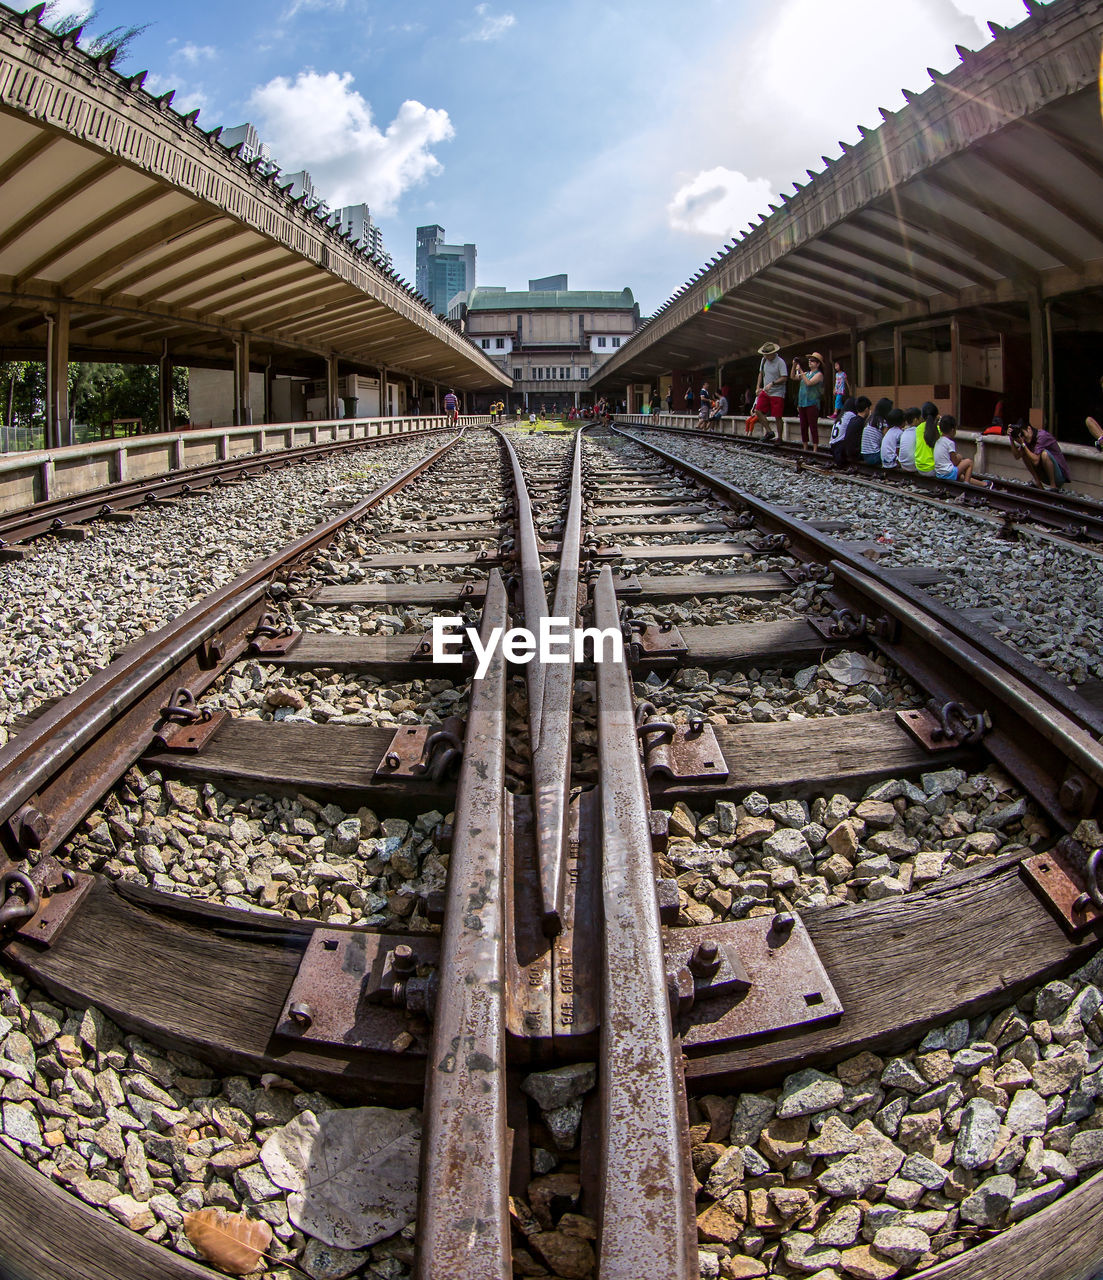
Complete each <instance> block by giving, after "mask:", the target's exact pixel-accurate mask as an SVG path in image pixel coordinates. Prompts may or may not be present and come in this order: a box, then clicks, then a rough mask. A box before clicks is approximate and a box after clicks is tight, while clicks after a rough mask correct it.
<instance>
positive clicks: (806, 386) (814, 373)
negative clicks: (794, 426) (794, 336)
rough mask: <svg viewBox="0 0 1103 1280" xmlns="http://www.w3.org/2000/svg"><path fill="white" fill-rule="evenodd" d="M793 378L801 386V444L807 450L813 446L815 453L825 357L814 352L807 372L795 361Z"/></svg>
mask: <svg viewBox="0 0 1103 1280" xmlns="http://www.w3.org/2000/svg"><path fill="white" fill-rule="evenodd" d="M792 377H793V380H794V381H795V382H797V383H798V384H799V389H798V391H797V416H798V417H799V418H800V442H801V445H802V447H803V448H805V449H807V448H808V446H809V444H811V446H812V452H813V453H815V452H817V450H818V449H819V443H820V425H819V424H820V412H821V405H822V402H823V393H824V380H823V356H821V355H820V353H819V352H818V351H813V352H812V354H811V355H810V356H809V357H808V370H807V372H805V370H804V369H803V368H802V367H801V362H800V361H799V360H794V361H793V373H792Z"/></svg>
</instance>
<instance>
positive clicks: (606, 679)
mask: <svg viewBox="0 0 1103 1280" xmlns="http://www.w3.org/2000/svg"><path fill="white" fill-rule="evenodd" d="M594 624H595V626H597V627H599V628H601V629H604V628H607V627H613V628H618V627H619V625H620V619H619V616H618V611H617V598H616V592H615V590H614V588H613V575H612V572H611V570H610V569H609V568H604V569H602V571H601V574H600V576H599V578H598V580H597V585H596V587H595V590H594ZM597 685H598V751H599V757H600V762H601V847H602V867H601V883H602V899H603V903H604V909H605V924H604V939H605V947H604V961H603V968H602V974H601V978H602V1016H601V1093H602V1121H603V1127H602V1135H601V1216H600V1228H599V1229H600V1242H601V1243H600V1263H599V1274H600V1276H601V1280H638V1278H639V1277H640V1276H663V1277H664V1280H689V1277H691V1276H696V1275H697V1256H696V1219H695V1216H694V1210H693V1200H694V1179H693V1172H692V1169H691V1168H690V1164H689V1132H688V1123H689V1122H688V1118H687V1113H686V1099H685V1079H684V1076H683V1071H682V1056H681V1049H680V1047H679V1045H678V1044H677V1042H676V1040H675V1035H674V1028H673V1023H672V1020H671V1011H670V1000H669V996H668V993H667V978H666V968H665V961H664V954H663V944H662V936H661V932H660V925H659V902H658V896H657V893H656V888H655V867H654V862H653V858H652V852H651V833H650V827H649V823H648V797H647V786H646V784H645V782H644V777H643V769H642V767H641V764H640V757H639V752H638V751H637V750H635V740H636V721H635V711H634V706H633V699H632V681H631V676H630V674H629V671H628V667H627V665H626V664H625V663H624V662H619V663H614V662H609V661H606V662H601V663H598V664H597Z"/></svg>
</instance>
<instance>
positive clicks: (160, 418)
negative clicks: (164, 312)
mask: <svg viewBox="0 0 1103 1280" xmlns="http://www.w3.org/2000/svg"><path fill="white" fill-rule="evenodd" d="M175 425H176V415H175V413H174V412H173V398H172V360H171V359H170V357H169V344H168V341H167V339H166V340H165V341H163V342H162V343H161V356H160V359H158V361H157V426H158V427H159V428H160V430H161V431H171V430H172V429H173V427H175Z"/></svg>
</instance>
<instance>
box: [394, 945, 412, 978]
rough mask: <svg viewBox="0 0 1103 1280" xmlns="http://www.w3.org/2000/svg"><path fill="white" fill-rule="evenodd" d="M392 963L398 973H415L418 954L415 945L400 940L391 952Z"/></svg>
mask: <svg viewBox="0 0 1103 1280" xmlns="http://www.w3.org/2000/svg"><path fill="white" fill-rule="evenodd" d="M391 964H392V966H393V967H394V971H395V972H396V973H413V972H414V971H415V970H416V969H417V954H416V953H415V951H414V949H413V947H411V946H408V945H407V944H406V943H405V942H400V943H399V944H398V946H397V947H395V949H394V951H392V952H391Z"/></svg>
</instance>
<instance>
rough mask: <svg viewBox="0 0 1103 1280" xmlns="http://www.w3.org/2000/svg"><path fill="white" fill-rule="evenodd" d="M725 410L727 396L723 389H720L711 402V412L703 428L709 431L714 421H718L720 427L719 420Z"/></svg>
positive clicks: (726, 407) (720, 422)
mask: <svg viewBox="0 0 1103 1280" xmlns="http://www.w3.org/2000/svg"><path fill="white" fill-rule="evenodd" d="M727 411H728V397H727V396H726V395H725V394H724V393H723V391H721V392H720V394H719V395H718V396H717V397H716V399H715V400H714V401H713V402H712V412H711V413H710V414H709V419H708V422H707V423H705V430H706V431H711V430H712V427H713V424H714V423H718V424H719V425H720V426H721V427H722V426H723V422H722V421H721V419H722V418H723V417H724V415H725V414H726V413H727Z"/></svg>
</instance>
